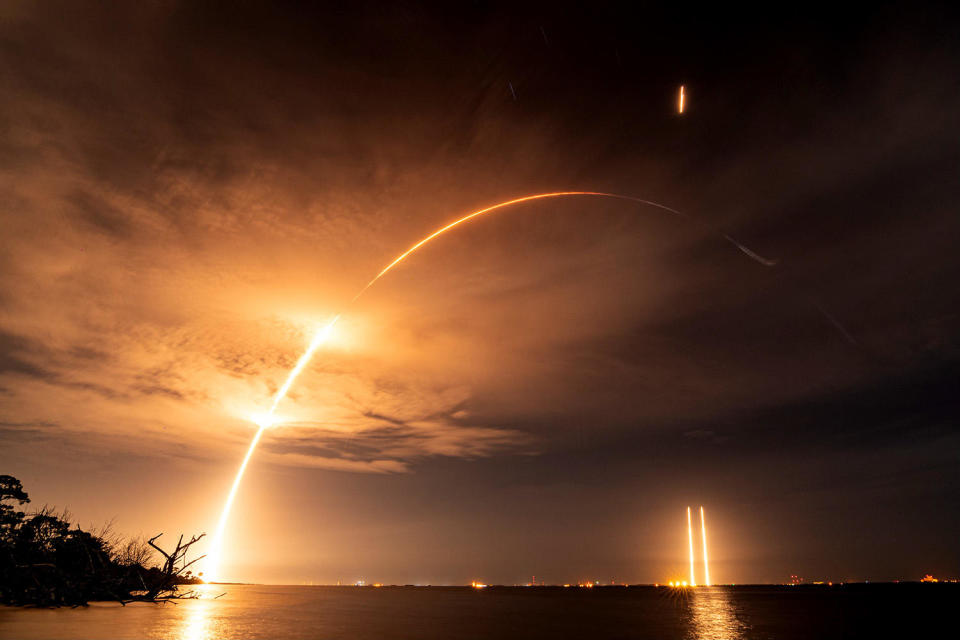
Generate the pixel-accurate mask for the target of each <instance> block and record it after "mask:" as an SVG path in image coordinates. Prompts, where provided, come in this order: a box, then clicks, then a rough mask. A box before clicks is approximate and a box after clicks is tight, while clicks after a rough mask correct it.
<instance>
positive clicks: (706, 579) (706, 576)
mask: <svg viewBox="0 0 960 640" xmlns="http://www.w3.org/2000/svg"><path fill="white" fill-rule="evenodd" d="M689 515H690V510H689V509H687V516H688V517H689ZM700 539H701V540H702V541H703V584H705V585H707V586H708V587H709V586H710V561H709V560H707V521H706V520H704V519H703V505H700Z"/></svg>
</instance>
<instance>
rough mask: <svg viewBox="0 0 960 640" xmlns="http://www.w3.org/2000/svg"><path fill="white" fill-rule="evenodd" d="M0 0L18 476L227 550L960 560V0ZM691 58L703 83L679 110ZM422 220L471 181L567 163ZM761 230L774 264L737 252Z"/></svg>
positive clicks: (342, 569)
mask: <svg viewBox="0 0 960 640" xmlns="http://www.w3.org/2000/svg"><path fill="white" fill-rule="evenodd" d="M784 9H786V7H779V8H777V9H776V13H772V12H773V11H774V9H772V8H771V9H770V11H771V13H767V12H764V11H757V10H754V9H749V10H748V9H746V8H744V9H733V8H730V7H729V6H727V5H722V6H718V7H717V8H715V9H714V10H712V11H706V12H704V11H703V10H701V9H700V8H699V7H698V6H697V5H696V4H695V3H694V4H690V3H673V5H672V7H671V8H663V7H657V6H653V5H651V6H645V5H642V4H638V3H625V4H624V5H601V4H598V3H588V4H585V6H582V7H580V8H570V7H563V6H562V5H558V4H557V3H544V4H542V5H529V6H528V7H527V8H518V7H516V6H514V5H513V3H505V4H503V5H494V4H487V3H449V4H447V5H446V8H445V9H443V8H432V9H426V8H424V7H422V6H413V5H405V4H392V5H390V6H384V5H381V4H379V3H370V4H364V3H357V2H350V3H343V4H340V5H337V4H333V3H330V4H328V5H327V6H326V7H324V8H316V7H315V8H313V9H311V10H306V9H304V8H302V7H300V6H298V5H297V4H295V3H290V4H285V3H278V2H274V3H270V5H269V7H263V6H261V7H257V6H255V5H253V4H251V3H224V4H222V5H217V4H214V3H195V2H194V3H189V2H185V3H173V2H170V3H168V2H144V3H118V4H116V5H114V6H108V5H105V4H103V3H90V4H85V3H77V2H66V3H47V2H5V3H3V6H2V7H0V473H8V474H12V475H15V476H17V477H18V478H20V479H21V480H22V481H23V483H24V486H25V488H26V489H27V491H28V492H29V493H30V494H31V497H32V498H33V500H34V504H33V506H40V505H42V504H44V503H48V504H51V505H56V506H58V507H69V509H70V510H71V511H72V512H73V514H74V515H75V517H76V518H77V519H78V520H79V521H80V523H81V524H83V525H88V524H98V523H102V522H104V521H106V520H110V519H113V520H114V527H115V529H117V530H119V531H121V532H124V533H128V534H140V533H143V534H154V533H157V532H159V531H164V532H166V533H167V534H174V533H179V532H180V531H184V532H187V533H188V534H189V533H193V532H200V531H207V532H212V530H213V528H214V526H215V524H216V519H217V517H218V515H219V510H220V507H221V504H222V501H223V498H224V496H225V494H226V492H227V490H228V488H229V485H230V482H231V481H232V478H233V474H234V472H235V470H236V468H237V465H238V464H239V462H240V459H241V457H242V455H243V453H244V451H245V448H246V446H247V443H248V442H249V439H250V438H251V436H252V435H253V432H254V430H255V426H254V425H253V424H252V423H251V422H250V421H249V419H248V418H249V416H250V415H251V414H252V413H255V412H258V411H263V410H265V409H266V408H267V407H269V404H270V400H271V397H272V395H273V394H274V393H275V392H276V390H277V388H278V387H279V386H280V385H281V384H282V382H283V380H284V379H285V377H286V375H287V372H288V371H289V370H290V368H291V367H292V366H293V364H294V363H295V362H296V359H297V358H298V357H299V355H300V354H301V353H302V351H303V349H304V348H305V346H306V344H307V343H308V342H309V340H310V338H311V336H312V334H313V331H314V330H315V329H316V327H317V326H319V325H321V324H322V323H324V322H326V321H327V320H329V319H330V318H331V317H332V316H333V315H334V314H336V313H339V312H341V311H343V312H344V315H343V318H342V319H341V321H340V323H339V324H338V325H337V329H336V332H335V333H334V336H333V339H332V341H331V342H330V343H329V345H328V346H326V347H324V348H323V349H322V350H321V351H320V352H319V353H318V354H317V357H316V358H315V359H314V361H313V362H312V364H311V366H310V368H309V369H308V370H307V372H306V373H305V374H304V375H303V376H302V377H301V378H300V379H299V380H298V382H297V384H296V385H295V386H294V388H293V389H292V390H291V394H290V397H289V398H288V399H287V400H286V401H285V402H284V403H283V404H282V405H281V406H280V408H279V409H278V416H279V417H280V418H281V419H282V424H281V425H280V426H278V427H276V428H274V429H271V430H270V431H269V432H268V433H267V434H266V436H265V437H264V441H263V444H262V446H261V449H260V450H259V451H258V452H257V454H256V456H255V458H254V460H253V462H252V464H251V467H250V469H249V471H248V475H247V477H246V480H245V483H244V485H243V487H242V488H241V491H240V494H239V496H238V499H237V503H236V506H235V509H234V513H233V516H232V520H231V522H232V523H233V526H232V527H231V529H230V531H229V533H228V536H227V540H226V543H227V546H226V549H225V557H224V566H223V569H224V573H225V577H226V578H228V579H233V580H242V581H259V582H283V583H299V582H302V581H315V582H318V583H319V582H325V583H330V582H336V581H337V580H343V581H344V582H353V581H356V580H358V579H365V580H368V581H371V582H372V581H381V582H385V583H400V584H403V583H423V584H426V583H432V584H441V583H459V584H464V583H469V582H470V581H471V580H473V579H478V580H483V581H485V582H491V583H506V584H513V583H524V582H527V581H528V580H529V579H530V576H531V575H534V574H535V575H536V576H537V580H538V581H540V580H545V581H547V582H555V583H556V582H559V583H562V582H575V581H577V580H586V579H590V580H600V581H603V582H607V581H609V580H611V579H616V580H617V581H618V582H620V581H626V582H664V581H667V580H670V579H677V578H685V577H686V573H685V572H686V566H685V562H686V555H685V554H686V518H685V510H686V507H687V506H688V505H691V506H693V507H694V509H696V508H697V507H698V506H699V505H701V504H702V505H704V507H705V509H706V511H707V518H708V526H709V527H710V538H711V539H710V543H711V559H712V564H711V572H712V574H713V577H714V581H715V582H737V583H743V582H783V581H786V580H788V579H789V576H790V574H798V575H801V576H803V577H804V578H806V579H807V580H835V581H837V580H865V579H868V580H884V579H897V578H899V579H918V578H920V577H922V575H923V574H925V573H933V574H935V575H938V576H957V575H958V574H960V548H958V546H957V536H956V532H957V530H958V528H960V498H958V496H960V432H958V428H957V425H958V415H960V384H958V381H960V341H958V336H960V316H958V312H960V295H958V294H960V287H958V283H960V258H958V253H957V241H958V239H960V215H958V214H960V210H958V205H957V196H958V195H960V179H958V178H960V172H958V168H960V38H958V37H957V33H958V27H960V20H958V16H957V15H956V14H955V13H953V12H952V10H950V9H946V8H943V7H931V6H925V5H922V4H920V3H910V4H909V5H905V6H883V7H877V6H871V7H869V8H865V9H862V10H853V9H848V10H843V11H841V10H838V8H837V6H836V4H831V5H828V6H825V7H823V8H822V9H820V8H815V7H812V6H807V5H803V6H802V7H801V6H800V5H797V6H792V10H793V11H794V13H789V12H787V11H784ZM680 85H685V87H686V98H687V106H686V110H685V113H684V114H683V115H679V114H678V113H677V105H676V103H677V95H678V90H679V87H680ZM565 190H590V191H610V192H615V193H621V194H627V195H631V196H637V197H640V198H646V199H650V200H654V201H657V202H660V203H663V204H665V205H668V206H670V207H674V208H676V209H679V210H681V211H683V212H685V213H686V214H688V215H689V216H690V219H683V218H680V217H677V216H673V215H671V214H669V213H666V212H663V211H660V210H657V209H655V208H651V207H644V206H641V205H637V204H634V203H629V202H623V201H613V200H601V199H588V198H570V199H564V200H545V201H540V202H535V203H528V204H524V205H519V206H516V207H514V208H511V209H505V210H503V211H499V212H497V213H493V214H490V216H489V217H486V218H481V219H478V220H476V221H474V222H471V223H470V224H469V225H466V226H464V227H462V228H458V229H457V230H456V231H454V232H451V233H450V234H449V235H447V236H444V237H443V238H440V239H438V240H437V241H436V242H435V243H432V244H430V245H429V246H428V247H425V248H424V249H423V250H421V251H420V252H419V253H417V254H416V255H415V256H412V257H411V258H410V259H409V260H408V261H407V262H405V263H403V264H402V265H401V266H399V267H398V268H397V269H396V270H394V271H393V272H391V273H390V274H389V275H388V276H386V277H385V278H384V279H383V280H382V281H380V282H379V283H378V284H377V285H376V286H375V287H374V288H372V289H371V290H370V291H369V292H368V293H367V294H366V295H365V296H364V297H363V298H362V299H361V300H360V301H359V302H358V303H357V304H355V305H353V306H348V305H349V301H350V299H351V298H352V297H353V295H354V294H355V293H356V292H357V291H358V290H359V289H360V288H361V287H362V286H363V285H364V284H365V283H366V282H367V281H369V279H370V278H371V277H373V276H374V275H375V274H376V273H377V272H378V271H379V270H380V269H381V268H382V267H383V266H384V265H385V264H387V263H388V262H389V261H390V260H392V259H393V258H394V257H395V256H396V255H397V254H399V253H400V252H402V251H403V250H405V249H406V248H407V247H409V246H410V245H412V244H413V243H414V242H416V241H417V240H419V239H420V238H422V237H423V236H425V235H427V234H428V233H430V232H431V231H433V230H435V229H436V228H438V227H439V226H442V225H443V224H446V223H448V222H450V221H451V220H453V219H455V218H457V217H458V216H460V215H464V214H466V213H469V212H471V211H473V210H476V209H478V208H480V207H483V206H487V205H491V204H494V203H497V202H501V201H504V200H508V199H511V198H514V197H519V196H523V195H527V194H532V193H538V192H544V191H565ZM723 233H727V234H730V235H731V236H733V237H735V238H736V239H737V240H738V241H740V242H742V243H743V244H744V245H746V246H748V247H750V249H752V250H753V251H756V252H757V253H758V254H761V255H763V256H766V257H770V258H774V259H776V260H777V261H778V262H777V265H776V266H774V267H765V266H762V265H760V264H758V263H757V262H756V261H753V260H751V259H750V258H749V257H748V256H746V255H745V254H744V253H742V252H740V251H738V250H737V249H736V247H734V246H732V245H731V244H729V243H728V242H726V241H725V240H724V239H723V237H722V234H723Z"/></svg>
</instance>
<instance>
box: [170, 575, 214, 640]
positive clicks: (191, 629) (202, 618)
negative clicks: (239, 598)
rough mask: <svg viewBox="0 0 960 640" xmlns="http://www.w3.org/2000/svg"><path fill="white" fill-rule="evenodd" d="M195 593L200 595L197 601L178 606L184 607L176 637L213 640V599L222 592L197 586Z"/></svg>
mask: <svg viewBox="0 0 960 640" xmlns="http://www.w3.org/2000/svg"><path fill="white" fill-rule="evenodd" d="M195 591H196V592H197V593H198V594H199V595H200V597H199V598H198V599H196V600H185V601H182V602H181V604H180V605H178V606H182V607H184V616H183V625H182V626H181V628H180V629H179V632H178V634H177V637H179V638H180V640H213V638H214V637H215V636H214V634H213V621H212V620H211V614H212V613H213V608H214V607H215V606H216V605H215V603H214V601H213V599H214V598H216V597H217V596H218V595H219V594H220V593H222V591H218V590H217V587H216V585H210V584H201V585H197V586H196V588H195Z"/></svg>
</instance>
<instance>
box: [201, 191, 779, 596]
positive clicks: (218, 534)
mask: <svg viewBox="0 0 960 640" xmlns="http://www.w3.org/2000/svg"><path fill="white" fill-rule="evenodd" d="M570 196H593V197H601V198H614V199H617V200H627V201H630V202H636V203H638V204H642V205H646V206H650V207H655V208H657V209H661V210H663V211H667V212H669V213H672V214H674V215H677V216H680V217H681V218H687V219H689V216H687V215H686V214H684V213H683V212H681V211H678V210H676V209H673V208H671V207H668V206H666V205H662V204H660V203H657V202H653V201H652V200H644V199H643V198H635V197H633V196H625V195H620V194H616V193H605V192H602V191H556V192H552V193H538V194H535V195H530V196H524V197H522V198H514V199H513V200H507V201H506V202H501V203H499V204H495V205H492V206H489V207H486V208H483V209H480V210H478V211H474V212H473V213H470V214H467V215H465V216H463V217H462V218H458V219H457V220H454V221H453V222H451V223H450V224H448V225H446V226H444V227H441V228H440V229H438V230H436V231H434V232H433V233H431V234H430V235H428V236H427V237H425V238H424V239H423V240H420V241H419V242H417V243H416V244H415V245H413V246H412V247H410V248H409V249H407V250H406V251H404V252H403V253H401V254H400V255H399V256H397V257H396V258H395V259H394V260H393V261H392V262H391V263H390V264H388V265H387V266H386V267H384V268H383V269H382V270H381V271H380V273H378V274H377V275H376V276H375V277H374V278H373V279H372V280H371V281H370V282H368V283H367V284H366V285H365V286H364V287H363V288H362V289H361V290H360V291H359V293H357V295H355V296H354V297H353V299H352V300H351V301H350V303H351V304H353V303H354V302H356V301H357V299H359V298H360V296H362V295H363V294H364V293H366V291H367V289H369V288H370V287H372V286H373V285H374V283H376V282H377V281H378V280H380V278H382V277H383V276H385V275H386V274H387V273H389V272H390V270H391V269H393V268H394V267H395V266H397V265H398V264H400V263H401V262H403V261H404V259H406V258H407V256H409V255H410V254H412V253H414V252H415V251H417V250H418V249H420V248H421V247H423V246H424V245H425V244H427V243H428V242H430V241H431V240H433V239H434V238H436V237H437V236H440V235H443V234H444V233H446V232H447V231H450V230H451V229H453V228H454V227H456V226H459V225H461V224H463V223H464V222H467V221H469V220H472V219H474V218H477V217H479V216H482V215H484V214H486V213H490V212H493V211H496V210H498V209H503V208H506V207H510V206H513V205H516V204H521V203H523V202H531V201H533V200H545V199H547V198H562V197H570ZM721 236H722V237H723V238H724V239H725V240H726V241H727V242H729V243H730V244H732V245H733V246H735V247H736V248H737V249H739V250H740V251H742V252H743V253H744V254H745V255H746V256H748V257H749V258H750V259H752V260H755V261H756V262H759V263H760V264H762V265H764V266H766V267H772V266H774V265H775V264H776V261H775V260H768V259H767V258H764V257H762V256H760V255H758V254H756V253H754V252H753V251H751V250H750V249H748V248H747V247H746V246H744V245H742V244H741V243H739V242H737V241H736V240H734V239H733V238H732V237H730V236H729V235H727V234H725V233H724V234H721ZM339 319H340V315H339V314H338V315H337V316H335V317H334V318H333V319H332V320H331V321H330V322H328V323H327V324H326V325H324V326H323V327H322V328H321V329H320V330H319V331H317V333H316V335H315V336H314V337H313V339H312V340H311V341H310V345H309V346H308V347H307V350H306V351H304V353H303V355H302V356H300V359H299V360H297V364H296V366H294V367H293V369H292V370H291V371H290V373H289V375H288V376H287V379H286V381H285V382H284V383H283V386H281V387H280V389H279V390H278V391H277V393H276V395H275V396H274V398H273V403H272V404H271V405H270V410H269V411H268V412H267V413H266V414H263V415H258V416H253V417H252V420H253V422H254V423H256V424H257V426H258V428H257V432H256V433H255V434H254V436H253V440H251V441H250V446H249V447H247V453H246V455H245V456H244V457H243V462H241V463H240V468H239V469H238V470H237V475H236V477H235V478H234V479H233V484H232V485H231V487H230V492H229V493H228V494H227V499H226V501H225V502H224V504H223V510H222V511H221V513H220V520H219V521H218V522H217V528H216V531H215V532H214V535H213V538H212V540H211V545H210V552H209V554H208V557H207V561H206V567H205V569H206V572H205V574H206V579H207V580H208V581H210V580H216V579H218V577H219V576H218V575H217V573H218V570H219V566H220V557H221V551H222V547H223V534H224V531H225V530H226V526H227V521H228V520H229V518H230V510H231V508H232V507H233V501H234V499H235V498H236V496H237V490H238V489H239V487H240V482H241V481H242V480H243V475H244V473H245V472H246V470H247V465H248V464H249V462H250V458H252V457H253V452H254V451H255V450H256V448H257V445H258V444H259V443H260V439H261V438H262V437H263V433H264V431H266V430H267V429H268V428H270V427H271V426H272V425H273V423H274V418H273V415H274V413H275V412H276V410H277V407H278V406H279V405H280V403H281V402H282V401H283V399H284V398H285V397H286V396H287V392H289V391H290V387H292V386H293V383H294V382H295V381H296V379H297V377H298V376H299V375H300V373H301V372H302V371H303V370H304V369H305V368H306V366H307V365H308V364H309V363H310V360H311V358H313V354H314V353H316V351H317V349H319V348H320V346H321V345H323V343H324V342H326V340H327V338H329V337H330V333H331V332H332V330H333V327H334V325H335V324H336V323H337V321H338V320H339ZM691 535H692V534H691ZM692 544H693V543H692V538H691V545H692ZM692 554H693V548H692V546H691V557H692ZM691 569H692V567H691ZM691 578H692V576H691ZM691 582H692V579H691Z"/></svg>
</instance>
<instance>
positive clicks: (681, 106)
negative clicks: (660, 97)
mask: <svg viewBox="0 0 960 640" xmlns="http://www.w3.org/2000/svg"><path fill="white" fill-rule="evenodd" d="M683 97H684V96H683V85H680V100H679V102H678V103H677V113H683Z"/></svg>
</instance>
